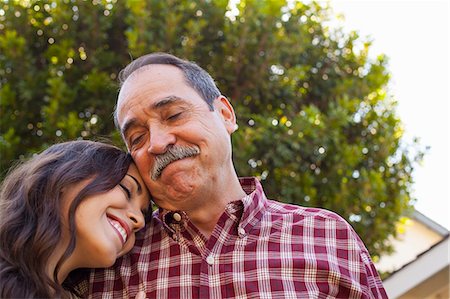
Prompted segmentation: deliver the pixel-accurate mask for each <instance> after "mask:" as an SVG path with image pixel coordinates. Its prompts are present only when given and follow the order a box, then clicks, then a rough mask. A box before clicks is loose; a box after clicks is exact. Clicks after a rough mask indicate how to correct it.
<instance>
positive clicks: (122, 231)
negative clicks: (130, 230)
mask: <svg viewBox="0 0 450 299" xmlns="http://www.w3.org/2000/svg"><path fill="white" fill-rule="evenodd" d="M108 221H109V223H111V225H112V226H113V227H114V228H115V229H116V230H117V231H118V232H119V234H120V236H121V237H122V241H123V242H124V243H125V242H126V241H127V232H126V231H125V229H124V228H123V227H122V225H120V223H119V222H118V221H116V220H113V219H111V218H108Z"/></svg>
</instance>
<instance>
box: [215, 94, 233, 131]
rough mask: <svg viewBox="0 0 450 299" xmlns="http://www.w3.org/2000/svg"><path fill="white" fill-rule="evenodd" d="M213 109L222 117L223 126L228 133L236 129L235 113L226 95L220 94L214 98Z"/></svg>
mask: <svg viewBox="0 0 450 299" xmlns="http://www.w3.org/2000/svg"><path fill="white" fill-rule="evenodd" d="M214 110H216V112H217V113H218V114H219V115H220V116H221V117H222V120H223V122H224V125H225V128H226V129H227V131H228V133H229V134H230V135H231V134H232V133H233V132H234V131H236V130H237V124H236V115H235V114H234V109H233V106H231V104H230V102H229V101H228V99H227V98H226V97H224V96H223V95H220V96H219V97H217V98H216V99H215V100H214Z"/></svg>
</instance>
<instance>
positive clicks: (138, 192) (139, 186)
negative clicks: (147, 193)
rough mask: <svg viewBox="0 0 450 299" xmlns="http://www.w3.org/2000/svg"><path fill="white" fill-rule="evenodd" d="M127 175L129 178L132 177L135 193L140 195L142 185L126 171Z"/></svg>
mask: <svg viewBox="0 0 450 299" xmlns="http://www.w3.org/2000/svg"><path fill="white" fill-rule="evenodd" d="M127 176H129V177H130V178H132V179H133V180H134V181H135V182H136V185H137V194H138V195H141V193H142V187H141V184H140V183H139V181H138V180H137V179H136V178H135V177H134V176H132V175H131V174H128V173H127Z"/></svg>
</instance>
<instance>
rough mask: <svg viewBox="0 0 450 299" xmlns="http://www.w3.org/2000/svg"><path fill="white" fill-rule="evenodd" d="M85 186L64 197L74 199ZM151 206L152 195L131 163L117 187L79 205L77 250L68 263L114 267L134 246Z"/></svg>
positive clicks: (74, 189) (76, 265)
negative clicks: (137, 233)
mask: <svg viewBox="0 0 450 299" xmlns="http://www.w3.org/2000/svg"><path fill="white" fill-rule="evenodd" d="M86 184H87V182H86V183H79V184H78V185H76V186H75V187H74V188H70V190H68V191H67V192H66V194H65V196H67V198H71V199H72V200H73V199H74V198H75V196H76V194H78V192H79V191H80V190H81V189H82V188H84V187H85V186H86ZM69 201H70V202H71V200H69ZM149 204H150V195H149V192H148V190H147V188H146V187H145V185H144V183H143V181H142V178H141V176H140V175H139V172H138V171H137V168H136V166H135V165H134V164H132V165H131V166H130V168H129V169H128V172H127V174H126V175H125V177H124V178H123V179H122V181H121V182H120V183H119V184H118V185H117V186H115V187H114V188H113V189H111V190H109V191H107V192H105V193H101V194H96V195H92V196H89V197H86V198H85V199H84V200H83V201H82V202H81V203H80V205H79V206H78V208H77V210H76V212H75V225H76V247H75V250H74V252H73V254H72V255H71V256H70V257H69V260H68V262H69V263H73V268H79V267H86V268H98V267H109V266H112V265H113V264H114V262H115V260H116V259H117V258H118V257H119V256H122V255H124V254H125V253H127V252H128V251H130V250H131V248H132V247H133V245H134V242H135V233H136V232H137V231H138V230H140V229H141V228H143V227H144V225H145V222H144V215H143V212H144V213H145V212H146V211H147V210H148V209H149ZM67 207H68V206H67Z"/></svg>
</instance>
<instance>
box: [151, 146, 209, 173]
mask: <svg viewBox="0 0 450 299" xmlns="http://www.w3.org/2000/svg"><path fill="white" fill-rule="evenodd" d="M198 154H200V148H199V147H198V146H196V145H193V146H183V145H171V146H170V147H169V148H168V149H167V151H166V152H165V153H164V154H160V155H158V156H156V158H155V165H153V169H152V180H154V181H155V180H157V179H158V178H159V177H160V176H161V172H162V171H163V170H164V168H166V166H167V165H169V164H170V163H172V162H174V161H177V160H181V159H184V158H188V157H193V156H196V155H198Z"/></svg>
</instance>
